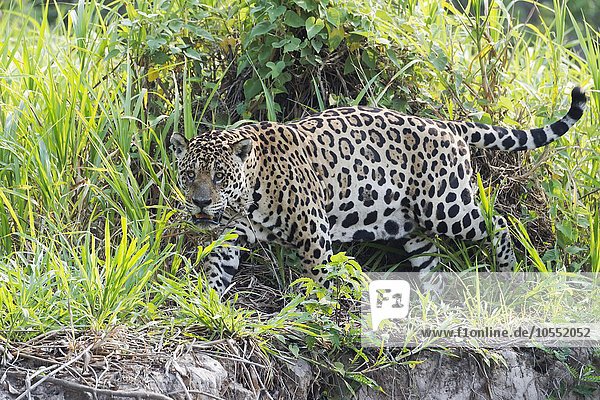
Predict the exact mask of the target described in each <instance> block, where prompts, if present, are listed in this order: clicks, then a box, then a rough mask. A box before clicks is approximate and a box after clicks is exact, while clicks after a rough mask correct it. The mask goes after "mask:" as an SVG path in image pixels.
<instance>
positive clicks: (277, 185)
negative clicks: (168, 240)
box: [170, 87, 586, 293]
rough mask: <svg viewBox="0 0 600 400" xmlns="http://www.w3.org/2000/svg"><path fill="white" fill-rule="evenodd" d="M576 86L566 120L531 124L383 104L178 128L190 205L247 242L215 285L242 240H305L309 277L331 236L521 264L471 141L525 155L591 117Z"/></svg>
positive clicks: (212, 265)
mask: <svg viewBox="0 0 600 400" xmlns="http://www.w3.org/2000/svg"><path fill="white" fill-rule="evenodd" d="M585 105H586V95H585V93H584V92H583V91H582V90H581V89H580V88H579V87H575V88H574V89H573V90H572V92H571V106H570V108H569V110H568V112H567V113H566V115H564V116H563V117H562V118H561V119H559V120H557V121H555V122H553V123H551V124H549V125H546V126H544V127H542V128H534V129H529V130H521V129H514V128H507V127H501V126H493V125H486V124H481V123H473V122H459V121H440V120H433V119H429V118H420V117H416V116H410V115H404V114H401V113H399V112H396V111H392V110H388V109H381V108H373V107H365V106H358V107H341V108H334V109H329V110H326V111H324V112H321V113H319V114H315V115H311V116H308V117H305V118H303V119H300V120H297V121H294V122H291V123H286V124H282V123H276V122H260V123H255V124H249V125H245V126H241V127H238V128H235V129H225V130H211V131H206V132H203V133H200V134H199V135H197V136H196V137H194V138H192V139H191V140H188V139H186V138H185V137H184V136H182V135H180V134H177V133H174V134H172V135H171V138H170V144H171V149H172V151H173V153H174V155H175V159H176V163H177V169H178V180H179V186H180V188H181V191H182V193H183V194H184V196H185V208H186V210H187V212H189V214H190V215H191V218H192V221H193V223H195V224H196V225H198V226H199V227H201V228H207V229H215V228H220V229H223V228H227V229H232V230H234V231H235V232H236V233H237V234H238V235H239V236H238V239H237V242H238V243H236V244H237V245H230V246H221V247H217V248H215V249H214V251H212V252H211V253H210V254H209V255H208V256H207V258H206V259H205V267H206V268H207V276H208V280H209V284H210V286H211V287H213V288H214V289H216V290H217V291H218V292H219V293H223V292H224V291H225V289H226V288H227V287H228V286H229V285H230V284H231V281H232V278H233V276H234V275H235V274H236V272H237V270H238V267H239V262H240V249H239V246H240V245H243V244H244V243H249V244H251V243H255V242H257V241H268V242H276V243H280V244H283V245H286V246H290V247H293V248H296V249H297V250H298V252H299V255H300V259H301V262H302V265H303V267H304V269H305V271H306V274H308V275H309V276H311V277H313V278H314V279H315V280H316V281H319V282H322V281H323V280H324V274H323V273H322V272H320V271H322V270H318V269H315V268H314V267H315V266H318V265H320V264H324V263H326V262H327V261H328V259H329V257H330V256H331V255H332V242H354V241H374V240H391V239H401V240H400V242H401V245H402V246H403V247H404V249H405V251H406V253H407V255H408V256H409V262H410V264H411V266H412V267H413V268H415V269H419V270H422V271H423V270H424V271H428V270H430V269H431V268H433V267H435V266H436V265H437V263H438V261H439V257H438V256H436V253H438V250H437V248H436V246H435V244H434V243H433V241H431V240H430V239H429V238H428V237H427V236H428V235H441V236H448V237H451V238H458V239H462V240H468V241H479V240H482V239H485V238H488V237H489V239H490V240H491V243H492V248H493V250H494V253H495V257H496V262H497V266H498V269H499V270H507V269H510V268H511V267H513V266H514V264H515V262H516V258H515V254H514V251H513V249H512V243H511V238H510V235H509V231H508V226H507V222H506V219H505V218H504V217H502V216H499V215H497V216H494V217H493V229H491V230H489V231H488V229H486V220H485V218H484V214H483V212H482V210H481V209H480V207H479V205H478V202H477V200H476V196H475V195H476V185H474V184H473V182H472V176H473V169H472V167H471V161H470V149H469V145H470V146H475V147H478V148H484V149H494V150H504V151H522V150H529V149H535V148H539V147H542V146H545V145H547V144H549V143H551V142H553V141H555V140H556V139H557V138H559V137H560V136H562V135H564V134H565V133H566V132H567V131H568V130H569V128H571V127H572V126H573V125H574V124H575V123H576V122H577V121H578V120H579V119H580V118H581V116H582V114H583V112H584V109H585Z"/></svg>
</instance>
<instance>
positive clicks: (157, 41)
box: [146, 36, 167, 51]
mask: <svg viewBox="0 0 600 400" xmlns="http://www.w3.org/2000/svg"><path fill="white" fill-rule="evenodd" d="M146 44H147V45H148V48H149V49H150V50H153V51H154V50H158V49H159V48H160V46H162V45H164V44H167V40H166V39H164V38H161V37H159V38H154V37H151V36H150V37H149V38H148V40H147V41H146Z"/></svg>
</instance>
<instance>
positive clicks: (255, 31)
mask: <svg viewBox="0 0 600 400" xmlns="http://www.w3.org/2000/svg"><path fill="white" fill-rule="evenodd" d="M273 28H275V24H272V23H270V22H267V21H263V22H260V23H259V24H258V25H256V26H255V27H254V28H252V30H251V31H250V34H249V35H248V42H250V41H252V40H253V39H254V38H255V37H257V36H262V35H265V34H267V33H269V32H270V31H271V30H272V29H273Z"/></svg>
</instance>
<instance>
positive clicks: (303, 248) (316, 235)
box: [296, 220, 333, 284]
mask: <svg viewBox="0 0 600 400" xmlns="http://www.w3.org/2000/svg"><path fill="white" fill-rule="evenodd" d="M308 226H309V227H310V232H311V233H313V235H312V236H308V237H304V238H302V239H300V240H299V241H297V242H296V246H297V248H298V252H299V255H300V258H301V260H302V266H303V267H304V274H305V276H307V277H309V278H312V279H313V280H314V281H315V282H317V283H319V284H324V283H325V278H326V274H325V273H324V272H323V270H321V269H316V268H315V267H316V266H318V265H322V264H327V263H328V262H329V259H330V258H331V255H332V254H333V252H332V249H331V238H330V236H329V232H328V225H327V224H326V223H325V222H324V220H323V221H319V222H316V221H315V222H312V221H311V222H309V224H308Z"/></svg>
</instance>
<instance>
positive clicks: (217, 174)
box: [215, 172, 225, 182]
mask: <svg viewBox="0 0 600 400" xmlns="http://www.w3.org/2000/svg"><path fill="white" fill-rule="evenodd" d="M223 178H225V174H224V173H222V172H215V182H221V181H222V180H223Z"/></svg>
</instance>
